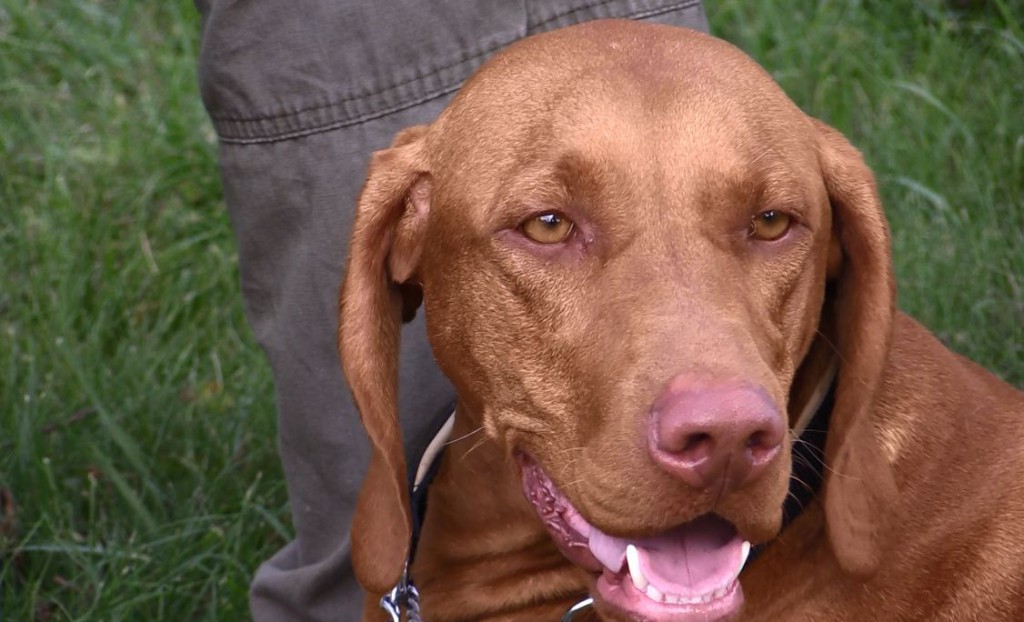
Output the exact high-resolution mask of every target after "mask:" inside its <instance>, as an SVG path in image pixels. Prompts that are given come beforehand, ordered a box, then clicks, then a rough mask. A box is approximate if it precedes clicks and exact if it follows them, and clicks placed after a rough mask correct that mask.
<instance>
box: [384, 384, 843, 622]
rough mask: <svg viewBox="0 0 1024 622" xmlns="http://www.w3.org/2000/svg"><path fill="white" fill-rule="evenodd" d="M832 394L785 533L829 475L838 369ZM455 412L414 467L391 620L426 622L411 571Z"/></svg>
mask: <svg viewBox="0 0 1024 622" xmlns="http://www.w3.org/2000/svg"><path fill="white" fill-rule="evenodd" d="M829 373H830V375H831V376H832V378H831V379H830V380H829V384H828V387H829V388H828V392H827V393H826V394H825V396H824V398H823V399H822V400H821V403H820V404H819V405H818V407H817V408H816V409H815V411H814V415H813V416H812V417H811V420H810V421H809V422H808V423H807V425H806V426H804V427H803V430H801V431H800V432H799V437H798V438H796V439H794V441H793V447H792V450H791V455H792V462H793V471H792V474H791V475H790V478H789V494H787V495H786V501H785V503H784V504H783V506H782V528H783V529H785V528H786V527H787V526H788V525H789V524H790V523H792V522H793V521H794V520H796V517H797V516H799V515H800V513H801V512H803V510H804V508H805V507H807V504H808V503H810V502H811V500H812V499H814V497H815V496H817V494H818V492H819V491H820V490H821V483H822V480H823V479H824V471H825V441H826V440H827V438H828V427H829V422H830V420H831V418H832V409H833V407H834V406H835V394H836V384H837V383H836V381H835V371H834V369H833V370H832V371H830V372H829ZM454 418H455V414H454V412H452V414H451V415H450V416H449V417H448V418H447V419H446V420H444V422H443V424H442V425H441V426H439V428H438V431H437V432H436V433H435V434H434V436H433V440H432V441H431V442H430V444H429V445H427V447H426V448H424V451H423V452H422V453H421V454H420V456H419V459H418V460H413V461H410V462H409V464H410V467H411V468H410V470H409V491H410V497H411V501H412V521H413V524H412V538H411V540H410V542H409V553H408V556H407V557H406V563H405V570H404V571H403V572H402V579H401V581H400V582H399V584H398V585H396V586H395V588H394V589H392V590H391V592H389V593H388V594H385V595H384V597H383V598H381V601H380V606H381V608H382V609H383V610H384V611H386V612H388V613H389V614H390V615H391V619H392V620H394V621H395V622H399V621H400V620H401V614H402V612H403V611H404V612H406V614H407V616H408V620H409V621H410V622H422V621H421V618H420V615H419V593H418V592H417V591H416V587H415V586H414V585H413V583H412V577H411V576H410V575H409V568H410V566H411V565H412V561H413V559H415V557H416V545H417V544H418V543H419V538H420V531H421V529H422V526H423V519H424V518H425V517H426V515H427V491H428V488H429V487H430V483H431V482H432V481H433V480H434V476H435V475H436V474H437V470H438V467H439V466H440V464H441V455H442V454H443V453H444V444H445V443H446V442H447V440H448V436H449V435H450V434H451V427H452V426H451V424H452V421H453V420H454ZM412 465H415V466H412ZM765 546H766V545H761V546H758V547H755V548H754V550H753V551H751V553H750V557H751V559H753V558H754V557H755V556H757V555H758V554H759V553H761V552H762V551H763V550H764V547H765ZM748 563H749V562H748ZM590 602H591V601H590V598H589V597H587V598H585V599H584V600H582V601H580V602H579V603H577V604H576V605H575V606H573V607H572V609H571V610H570V611H569V612H567V613H566V615H565V617H563V618H562V620H563V621H564V620H571V619H572V616H573V614H574V613H575V612H577V611H581V610H583V609H586V608H587V607H589V605H590Z"/></svg>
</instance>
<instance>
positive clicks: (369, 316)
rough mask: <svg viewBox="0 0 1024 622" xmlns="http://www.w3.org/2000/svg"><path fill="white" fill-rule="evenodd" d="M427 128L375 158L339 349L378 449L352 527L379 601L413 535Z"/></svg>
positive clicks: (345, 292) (361, 575) (355, 548)
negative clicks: (413, 364) (407, 433)
mask: <svg viewBox="0 0 1024 622" xmlns="http://www.w3.org/2000/svg"><path fill="white" fill-rule="evenodd" d="M426 130H427V128H426V126H417V127H414V128H410V129H407V130H405V131H403V132H402V133H400V134H399V135H398V136H397V137H396V138H395V140H394V142H393V144H392V146H391V147H390V148H389V149H385V150H383V151H378V152H376V153H375V154H374V155H373V159H372V160H371V163H370V172H369V175H368V177H367V180H366V184H365V185H364V186H363V191H362V194H360V196H359V202H358V205H357V207H356V215H355V222H354V224H353V226H352V238H351V243H350V245H349V255H348V266H347V269H346V273H345V280H344V283H343V284H342V287H341V295H340V302H339V306H340V310H341V311H340V319H339V323H338V350H339V352H340V354H341V361H342V368H343V369H344V372H345V378H346V379H347V381H348V384H349V387H350V388H351V390H352V396H353V398H354V400H355V404H356V407H357V408H358V409H359V416H360V418H361V419H362V422H363V426H364V427H365V428H366V431H367V434H368V435H369V438H370V445H371V451H372V453H371V456H370V464H369V468H368V470H367V472H366V479H365V480H364V481H363V486H362V488H361V489H360V492H359V498H358V500H357V502H356V513H355V517H354V519H353V523H352V561H353V565H354V567H355V571H356V577H357V578H358V579H359V581H360V583H361V584H362V585H363V587H364V588H365V589H366V590H367V591H369V592H371V593H377V594H379V593H383V592H386V591H387V590H389V589H391V587H393V586H394V585H395V584H396V583H397V582H398V580H399V577H400V575H401V573H402V568H403V565H404V562H405V557H406V553H407V551H408V546H409V536H410V530H411V509H410V504H409V494H408V484H407V482H406V465H405V457H404V454H403V450H402V436H401V430H400V428H399V425H398V340H399V332H400V331H399V329H400V326H401V320H402V318H403V316H405V317H408V316H409V315H410V311H415V307H416V306H418V305H419V297H418V296H409V295H408V291H407V289H406V288H408V287H409V285H408V284H406V282H407V281H409V280H410V279H412V278H414V276H415V273H416V268H417V265H418V263H419V257H420V255H421V254H422V250H423V243H424V237H425V230H426V223H427V215H428V211H429V208H430V196H429V195H430V179H429V175H428V172H427V170H426V165H425V157H424V155H423V136H424V134H425V133H426ZM403 290H406V291H403ZM410 307H411V309H410Z"/></svg>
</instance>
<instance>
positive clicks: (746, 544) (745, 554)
mask: <svg viewBox="0 0 1024 622" xmlns="http://www.w3.org/2000/svg"><path fill="white" fill-rule="evenodd" d="M749 557H750V543H749V542H747V541H746V540H744V541H743V554H742V555H740V570H743V567H744V566H746V565H747V558H749Z"/></svg>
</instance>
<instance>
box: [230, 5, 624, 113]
mask: <svg viewBox="0 0 1024 622" xmlns="http://www.w3.org/2000/svg"><path fill="white" fill-rule="evenodd" d="M608 1H609V2H610V1H612V0H608ZM515 40H516V39H514V38H513V39H509V40H507V41H503V42H501V43H498V44H497V45H495V46H493V47H490V48H487V49H486V50H483V51H480V52H477V53H475V54H470V55H468V56H461V57H459V60H456V61H454V62H452V63H449V64H447V65H442V66H441V67H435V68H434V69H432V70H431V71H429V72H428V73H424V74H419V75H416V76H413V77H412V78H409V79H407V80H402V81H401V82H396V83H395V84H391V85H389V86H386V87H384V88H382V89H378V90H376V91H371V92H369V93H362V94H360V95H348V96H345V97H342V98H340V99H337V100H334V101H332V102H330V103H327V104H318V105H316V106H308V107H306V108H298V109H296V110H289V111H288V112H280V113H275V114H269V115H256V116H251V117H242V116H234V115H230V114H218V115H216V116H214V115H211V116H210V118H211V119H213V120H214V121H236V122H242V123H244V122H251V121H273V120H275V119H281V118H284V117H290V116H293V115H296V114H301V113H303V112H315V111H317V110H324V109H325V108H333V107H334V106H338V105H341V104H347V103H349V102H356V101H361V100H366V99H370V98H372V97H378V96H380V95H384V94H385V93H388V92H391V91H395V90H398V89H400V88H402V87H403V86H407V85H409V84H412V83H414V82H419V81H421V80H426V79H427V78H432V77H434V76H436V75H438V74H439V73H441V72H443V71H447V70H449V69H451V68H453V67H457V66H459V65H462V64H464V63H467V62H470V61H473V60H476V59H478V58H480V57H482V56H487V55H489V54H493V53H494V52H495V51H497V50H500V49H501V48H503V47H505V46H507V45H509V44H510V43H512V42H513V41H515Z"/></svg>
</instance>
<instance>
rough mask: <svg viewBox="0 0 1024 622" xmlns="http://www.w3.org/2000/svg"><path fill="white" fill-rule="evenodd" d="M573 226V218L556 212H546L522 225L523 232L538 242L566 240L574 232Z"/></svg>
mask: <svg viewBox="0 0 1024 622" xmlns="http://www.w3.org/2000/svg"><path fill="white" fill-rule="evenodd" d="M572 227H573V223H572V221H571V220H569V219H568V218H566V217H565V216H562V215H560V214H556V213H555V212H544V213H543V214H540V215H538V216H534V217H533V218H531V219H529V220H527V221H526V222H524V223H523V224H522V225H521V228H522V230H523V234H524V235H525V236H526V237H528V238H530V239H531V240H533V241H534V242H537V243H538V244H558V243H559V242H564V241H565V239H566V238H568V237H569V234H570V233H572Z"/></svg>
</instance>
